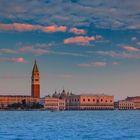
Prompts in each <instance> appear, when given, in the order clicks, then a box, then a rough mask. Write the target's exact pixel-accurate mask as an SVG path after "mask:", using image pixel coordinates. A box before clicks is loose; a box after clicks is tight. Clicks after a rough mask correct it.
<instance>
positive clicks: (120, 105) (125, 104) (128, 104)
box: [115, 100, 135, 110]
mask: <svg viewBox="0 0 140 140" xmlns="http://www.w3.org/2000/svg"><path fill="white" fill-rule="evenodd" d="M115 108H116V109H118V110H133V109H135V106H134V103H133V102H132V101H127V100H122V101H118V102H116V103H115Z"/></svg>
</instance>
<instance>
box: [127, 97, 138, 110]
mask: <svg viewBox="0 0 140 140" xmlns="http://www.w3.org/2000/svg"><path fill="white" fill-rule="evenodd" d="M126 100H127V101H131V102H133V103H134V106H135V109H140V96H136V97H127V98H126Z"/></svg>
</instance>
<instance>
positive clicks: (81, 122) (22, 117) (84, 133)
mask: <svg viewBox="0 0 140 140" xmlns="http://www.w3.org/2000/svg"><path fill="white" fill-rule="evenodd" d="M0 140H140V111H62V112H49V111H1V112H0Z"/></svg>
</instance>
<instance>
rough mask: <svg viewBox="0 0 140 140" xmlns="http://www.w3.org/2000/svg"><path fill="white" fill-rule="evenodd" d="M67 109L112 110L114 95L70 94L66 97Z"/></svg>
mask: <svg viewBox="0 0 140 140" xmlns="http://www.w3.org/2000/svg"><path fill="white" fill-rule="evenodd" d="M66 105H67V106H66V107H67V109H68V110H107V109H108V110H112V109H114V96H108V95H86V94H85V95H72V96H69V97H68V98H67V99H66Z"/></svg>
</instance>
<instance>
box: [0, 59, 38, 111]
mask: <svg viewBox="0 0 140 140" xmlns="http://www.w3.org/2000/svg"><path fill="white" fill-rule="evenodd" d="M39 80H40V78H39V69H38V66H37V63H36V61H35V64H34V67H33V70H32V78H31V81H32V83H31V96H25V95H0V108H5V107H7V106H8V105H10V104H14V103H22V102H23V101H24V102H26V103H33V102H39V99H40V81H39Z"/></svg>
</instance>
